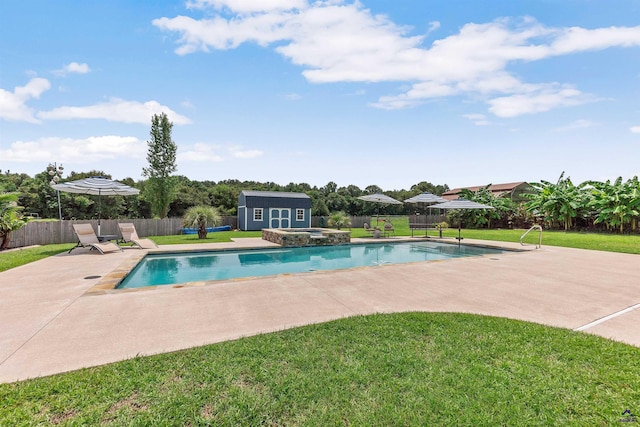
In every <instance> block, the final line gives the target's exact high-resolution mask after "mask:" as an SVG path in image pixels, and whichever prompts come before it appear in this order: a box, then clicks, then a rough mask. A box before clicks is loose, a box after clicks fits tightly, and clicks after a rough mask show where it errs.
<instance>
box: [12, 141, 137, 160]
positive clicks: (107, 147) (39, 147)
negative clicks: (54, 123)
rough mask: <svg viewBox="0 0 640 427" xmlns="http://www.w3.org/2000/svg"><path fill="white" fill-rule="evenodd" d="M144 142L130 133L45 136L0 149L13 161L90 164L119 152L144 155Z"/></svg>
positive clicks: (118, 154) (120, 153)
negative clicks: (71, 136) (53, 160)
mask: <svg viewBox="0 0 640 427" xmlns="http://www.w3.org/2000/svg"><path fill="white" fill-rule="evenodd" d="M146 145H147V144H146V142H144V141H140V140H139V139H138V138H136V137H133V136H116V135H104V136H90V137H87V138H80V139H74V138H60V137H45V138H39V139H37V140H34V141H15V142H13V143H12V144H11V146H10V147H9V148H7V149H4V150H0V158H2V159H4V160H6V161H14V162H34V161H41V162H50V161H51V159H58V161H60V162H61V163H79V164H89V163H91V162H95V161H99V160H108V159H115V158H118V157H121V156H126V157H129V158H130V157H134V158H141V159H144V158H145V154H146V149H147V146H146Z"/></svg>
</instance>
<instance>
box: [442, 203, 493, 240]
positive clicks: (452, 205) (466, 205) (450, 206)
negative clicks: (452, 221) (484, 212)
mask: <svg viewBox="0 0 640 427" xmlns="http://www.w3.org/2000/svg"><path fill="white" fill-rule="evenodd" d="M430 207H431V208H432V209H461V210H463V209H495V208H494V207H493V206H489V205H484V204H482V203H478V202H473V201H471V200H466V199H455V200H449V201H448V202H444V203H438V204H437V205H431V206H430ZM460 221H461V220H460V217H458V244H459V243H460V240H462V237H461V236H460V228H461V227H460Z"/></svg>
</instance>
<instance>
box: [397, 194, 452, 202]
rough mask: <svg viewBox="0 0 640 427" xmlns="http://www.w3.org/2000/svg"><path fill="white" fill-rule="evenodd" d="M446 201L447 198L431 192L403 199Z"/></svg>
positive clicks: (410, 200) (412, 200)
mask: <svg viewBox="0 0 640 427" xmlns="http://www.w3.org/2000/svg"><path fill="white" fill-rule="evenodd" d="M446 201H447V199H443V198H442V197H440V196H436V195H435V194H431V193H421V194H418V195H417V196H413V197H411V198H409V199H407V200H405V202H406V203H443V202H446Z"/></svg>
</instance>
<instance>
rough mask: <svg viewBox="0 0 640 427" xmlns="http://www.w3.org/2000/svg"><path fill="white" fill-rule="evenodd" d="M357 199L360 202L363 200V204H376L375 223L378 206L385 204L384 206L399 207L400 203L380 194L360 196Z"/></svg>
mask: <svg viewBox="0 0 640 427" xmlns="http://www.w3.org/2000/svg"><path fill="white" fill-rule="evenodd" d="M358 199H360V200H364V201H365V202H373V203H376V204H378V212H377V214H376V222H377V220H378V219H377V218H378V217H379V216H380V206H379V204H385V205H401V204H402V202H401V201H399V200H396V199H394V198H393V197H389V196H387V195H385V194H381V193H375V194H366V195H364V196H360V197H358Z"/></svg>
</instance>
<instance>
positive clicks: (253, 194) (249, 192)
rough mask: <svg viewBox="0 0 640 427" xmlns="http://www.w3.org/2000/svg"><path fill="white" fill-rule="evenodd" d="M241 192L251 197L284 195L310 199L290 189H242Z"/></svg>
mask: <svg viewBox="0 0 640 427" xmlns="http://www.w3.org/2000/svg"><path fill="white" fill-rule="evenodd" d="M241 194H244V195H245V196H249V197H284V198H289V199H309V198H310V197H309V196H307V195H306V194H304V193H292V192H288V191H252V190H242V191H241Z"/></svg>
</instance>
